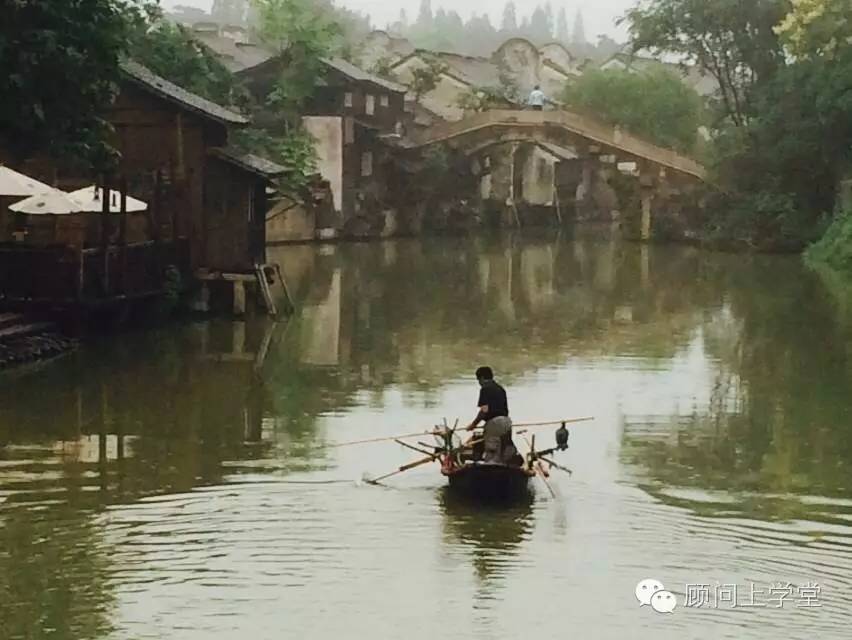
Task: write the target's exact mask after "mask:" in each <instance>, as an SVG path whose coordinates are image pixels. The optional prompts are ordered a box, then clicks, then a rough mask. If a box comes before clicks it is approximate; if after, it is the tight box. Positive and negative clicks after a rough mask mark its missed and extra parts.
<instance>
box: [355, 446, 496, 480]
mask: <svg viewBox="0 0 852 640" xmlns="http://www.w3.org/2000/svg"><path fill="white" fill-rule="evenodd" d="M480 442H482V440H474V441H473V442H471V443H469V445H468V446H472V445H474V444H478V443H480ZM465 448H466V447H465V446H461V447H456V448H455V449H451V450H450V452H449V454H448V455H452V454H454V453H455V452H457V451H461V450H462V449H465ZM444 453H445V452H444V451H438V452H437V453H433V454H431V455H429V457H427V458H423V459H421V460H415V461H414V462H409V463H408V464H404V465H402V466H401V467H400V468H399V469H397V470H396V471H391V472H390V473H386V474H385V475H383V476H379V477H378V478H374V479H372V480H365V481H364V482H366V483H368V484H379V483H380V481H382V480H387V479H388V478H391V477H393V476H395V475H398V474H400V473H404V472H406V471H410V470H411V469H414V468H416V467H420V466H422V465H424V464H428V463H430V462H435V460H437V459H438V458H440V457H441V456H442V455H443V454H444Z"/></svg>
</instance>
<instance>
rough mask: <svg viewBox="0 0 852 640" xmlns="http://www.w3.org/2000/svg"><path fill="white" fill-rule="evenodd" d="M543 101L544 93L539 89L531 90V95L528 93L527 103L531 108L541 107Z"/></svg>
mask: <svg viewBox="0 0 852 640" xmlns="http://www.w3.org/2000/svg"><path fill="white" fill-rule="evenodd" d="M545 100H546V98H545V97H544V92H543V91H541V89H533V91H532V93H530V99H529V103H530V105H531V106H534V107H543V106H544V101H545Z"/></svg>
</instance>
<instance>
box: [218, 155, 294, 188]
mask: <svg viewBox="0 0 852 640" xmlns="http://www.w3.org/2000/svg"><path fill="white" fill-rule="evenodd" d="M208 153H209V154H210V155H211V156H213V157H215V158H218V159H220V160H222V161H224V162H227V163H229V164H232V165H234V166H236V167H238V168H240V169H243V170H244V171H248V172H249V173H253V174H254V175H256V176H259V177H261V178H265V179H267V180H268V179H271V178H275V177H277V176H280V175H283V174H285V173H287V168H286V167H283V166H281V165H280V164H277V163H275V162H272V160H267V159H266V158H261V157H260V156H256V155H254V154H251V153H243V152H241V151H239V150H237V149H234V148H233V147H215V148H213V149H210V150H208Z"/></svg>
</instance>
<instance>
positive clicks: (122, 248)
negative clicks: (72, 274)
mask: <svg viewBox="0 0 852 640" xmlns="http://www.w3.org/2000/svg"><path fill="white" fill-rule="evenodd" d="M120 197H121V210H120V212H119V215H120V216H121V219H120V220H119V238H118V245H119V252H120V253H119V258H120V259H119V264H120V265H121V274H120V275H121V280H120V283H121V289H120V290H119V291H120V292H121V293H127V177H126V176H124V175H122V177H121V194H120Z"/></svg>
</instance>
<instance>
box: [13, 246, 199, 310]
mask: <svg viewBox="0 0 852 640" xmlns="http://www.w3.org/2000/svg"><path fill="white" fill-rule="evenodd" d="M170 265H171V266H174V267H175V268H176V269H177V270H178V272H179V273H181V274H182V275H183V276H184V277H186V274H188V273H189V260H188V245H187V243H186V242H185V241H183V240H178V241H177V242H160V243H157V242H153V241H150V242H141V243H135V244H127V245H111V246H109V247H107V248H105V249H104V248H87V249H82V250H81V249H74V248H72V247H66V246H57V247H28V246H21V245H9V244H5V245H0V303H5V304H6V305H13V306H16V307H27V306H45V305H47V306H54V307H55V306H76V307H87V306H102V305H108V304H111V303H115V302H120V301H125V300H133V299H139V298H145V297H149V296H156V295H161V294H162V293H163V292H164V291H165V288H166V276H165V272H166V269H167V267H169V266H170Z"/></svg>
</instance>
